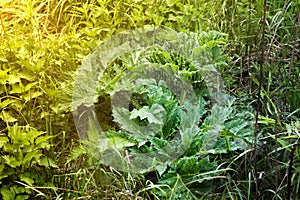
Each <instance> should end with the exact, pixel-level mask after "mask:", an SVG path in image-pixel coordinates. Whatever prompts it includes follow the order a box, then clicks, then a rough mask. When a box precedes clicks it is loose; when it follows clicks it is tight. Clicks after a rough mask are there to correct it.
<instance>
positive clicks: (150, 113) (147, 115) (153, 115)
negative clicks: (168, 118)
mask: <svg viewBox="0 0 300 200" xmlns="http://www.w3.org/2000/svg"><path fill="white" fill-rule="evenodd" d="M165 115H166V111H165V109H164V108H163V107H162V106H161V105H159V104H153V105H152V106H151V108H150V109H149V106H143V107H142V108H141V109H139V110H137V109H134V110H133V111H131V114H130V119H134V118H137V117H140V119H142V120H143V119H147V120H148V122H149V123H150V124H152V123H153V124H164V118H165Z"/></svg>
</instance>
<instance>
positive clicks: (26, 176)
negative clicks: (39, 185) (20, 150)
mask: <svg viewBox="0 0 300 200" xmlns="http://www.w3.org/2000/svg"><path fill="white" fill-rule="evenodd" d="M19 178H20V181H24V182H25V183H26V184H28V185H30V186H32V185H33V184H34V180H33V179H32V178H31V174H30V173H28V172H27V173H24V174H20V175H19Z"/></svg>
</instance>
